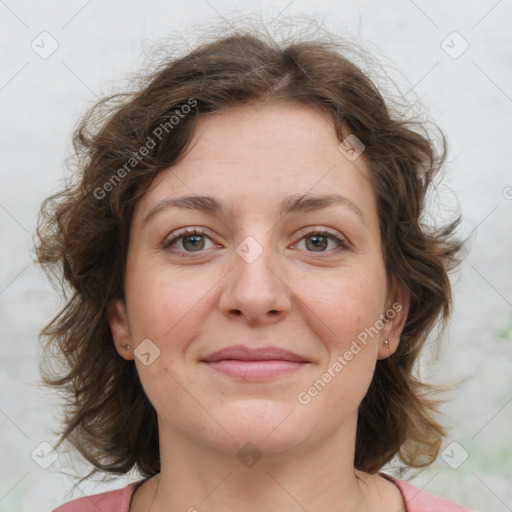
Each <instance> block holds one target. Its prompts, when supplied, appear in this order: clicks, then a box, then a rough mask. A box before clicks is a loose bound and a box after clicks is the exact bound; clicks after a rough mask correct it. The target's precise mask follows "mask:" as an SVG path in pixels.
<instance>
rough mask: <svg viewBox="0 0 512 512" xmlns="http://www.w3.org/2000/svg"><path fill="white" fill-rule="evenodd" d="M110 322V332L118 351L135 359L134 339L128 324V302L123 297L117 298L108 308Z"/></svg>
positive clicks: (129, 358)
mask: <svg viewBox="0 0 512 512" xmlns="http://www.w3.org/2000/svg"><path fill="white" fill-rule="evenodd" d="M108 322H109V325H110V332H111V333H112V339H113V341H114V346H115V347H116V350H117V353H118V354H119V355H120V356H121V357H122V358H123V359H127V360H132V359H133V350H132V345H133V344H132V339H131V333H130V327H129V325H128V314H127V310H126V304H125V303H124V301H123V300H121V299H116V300H115V301H113V302H112V303H111V304H110V307H109V310H108Z"/></svg>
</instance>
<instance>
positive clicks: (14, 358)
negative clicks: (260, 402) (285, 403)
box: [0, 0, 512, 512]
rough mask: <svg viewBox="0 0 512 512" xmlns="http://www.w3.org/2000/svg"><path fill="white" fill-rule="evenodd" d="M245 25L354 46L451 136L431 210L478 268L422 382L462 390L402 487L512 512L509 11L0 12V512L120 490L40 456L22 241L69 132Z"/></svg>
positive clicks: (260, 7)
mask: <svg viewBox="0 0 512 512" xmlns="http://www.w3.org/2000/svg"><path fill="white" fill-rule="evenodd" d="M254 12H260V13H261V17H262V18H264V19H266V20H268V26H269V30H272V27H271V25H272V23H274V22H275V23H276V24H278V22H279V18H280V17H290V16H296V15H309V16H315V17H316V18H318V19H319V20H321V21H322V20H323V21H324V22H325V24H326V28H328V29H329V28H330V26H332V27H334V29H335V30H338V31H339V30H344V31H346V34H348V35H350V36H351V37H353V38H357V39H360V40H361V41H362V42H363V44H365V45H366V46H367V48H368V49H369V50H370V51H374V52H375V53H377V54H378V55H380V56H382V57H383V58H387V59H389V60H390V62H392V63H394V65H395V66H396V67H397V68H398V69H400V70H402V72H403V73H404V74H405V76H406V77H407V80H408V81H409V83H408V84H407V83H404V85H403V86H402V87H403V89H402V90H404V91H407V90H408V88H410V89H411V93H416V94H417V95H418V96H419V97H420V99H421V100H422V102H423V103H424V105H425V107H426V111H427V112H428V115H429V117H430V118H431V119H432V120H433V121H435V122H437V123H438V124H439V125H440V126H441V127H442V129H443V130H444V131H445V133H446V134H447V135H448V140H449V144H450V156H449V161H448V163H447V166H446V180H445V183H446V186H447V188H445V189H442V193H441V197H442V201H441V205H444V206H447V205H449V208H448V209H450V208H451V207H452V206H454V207H458V208H460V210H461V213H462V215H463V218H464V222H463V225H462V228H461V234H462V235H464V236H470V239H471V250H470V253H469V255H468V257H467V258H466V260H465V262H464V265H463V267H462V269H461V271H460V273H459V274H458V275H457V276H456V277H455V278H454V281H453V282H454V292H455V294H454V295H455V296H454V300H455V307H454V315H453V319H452V322H451V324H450V329H449V332H447V334H446V336H445V339H444V341H443V344H442V346H441V348H440V350H439V359H438V360H437V362H435V363H428V364H424V365H423V367H422V375H423V374H424V375H425V377H428V378H429V379H430V380H431V381H433V382H438V383H442V384H453V383H459V386H458V387H457V389H456V390H455V391H453V392H451V394H450V397H451V398H452V400H451V401H450V402H449V403H448V404H446V406H445V407H444V414H445V418H444V419H445V424H446V425H447V426H449V427H450V434H449V436H448V439H447V440H446V442H445V443H444V445H443V452H442V454H441V455H440V457H439V459H438V460H437V461H436V463H435V464H434V465H433V466H431V467H430V468H428V469H427V470H425V471H423V472H422V473H421V474H419V475H418V476H416V477H415V478H413V479H412V480H411V481H412V483H413V484H414V485H416V486H418V487H420V488H424V489H425V490H427V491H428V492H431V493H434V494H439V495H442V496H444V497H446V498H448V499H450V500H453V501H455V502H458V503H460V504H462V505H465V506H467V507H470V508H473V509H478V510H482V511H483V510H485V511H486V512H491V511H493V512H505V511H510V510H512V440H511V437H512V436H511V432H512V428H511V426H512V343H511V341H512V272H511V264H512V237H511V233H512V172H511V169H512V165H511V164H512V152H511V142H510V140H511V135H512V133H511V124H512V73H511V69H512V67H511V64H512V32H511V28H510V27H512V1H511V0H499V1H496V0H482V1H462V0H457V1H451V2H443V1H440V0H436V1H428V2H427V1H425V0H416V1H412V0H387V1H384V2H377V1H374V2H371V1H359V2H355V1H350V2H349V1H337V2H336V1H333V0H331V1H328V0H316V1H315V2H314V3H311V2H308V1H306V0H292V1H290V0H279V1H274V2H270V1H254V0H253V1H249V0H241V1H238V2H235V1H228V0H190V1H187V2H177V1H168V0H167V1H166V0H146V1H144V2H137V1H135V0H125V1H122V0H112V1H100V0H89V1H87V0H70V1H66V2H64V1H56V0H48V1H46V2H36V1H23V0H6V1H2V0H0V26H1V30H0V43H1V48H2V54H1V55H2V60H1V67H0V109H1V110H0V119H1V123H0V141H1V155H2V160H1V165H0V175H1V186H0V242H1V243H0V255H1V259H0V261H1V266H0V318H1V323H0V358H1V359H0V361H1V369H0V429H1V444H0V456H1V459H2V460H1V468H2V470H1V476H0V510H1V511H9V512H18V511H29V510H30V511H32V510H51V509H53V508H54V507H56V506H57V505H59V504H60V503H62V502H63V501H66V500H68V499H71V498H72V497H79V496H82V495H83V494H82V493H87V494H90V493H93V492H101V491H103V490H107V489H113V488H118V487H121V486H123V485H125V483H126V482H127V481H128V480H129V478H128V477H126V478H124V479H120V480H117V481H113V482H110V483H101V484H97V483H94V482H89V483H83V484H81V485H80V486H76V487H74V485H73V481H72V480H71V479H70V477H69V476H67V475H66V471H68V472H70V473H72V471H73V468H72V466H71V465H70V464H71V462H72V461H71V460H70V459H68V458H67V457H66V455H65V454H64V453H60V454H58V459H56V460H53V459H54V457H52V452H51V451H50V448H51V445H52V443H55V440H56V436H55V434H54V430H55V428H56V427H57V422H56V416H57V415H58V413H59V408H58V402H57V398H56V397H55V396H54V395H52V394H50V393H49V392H48V391H46V390H44V389H43V388H42V387H41V386H40V385H39V383H38V378H39V370H38V362H39V348H38V332H39V330H40V329H41V328H42V326H43V325H44V324H45V322H47V321H48V320H49V318H50V315H51V314H52V313H54V312H55V311H56V308H57V306H58V303H59V302H58V296H57V294H56V293H55V291H53V289H52V288H51V286H50V285H49V283H48V280H47V279H46V277H45V276H44V274H43V273H42V272H41V270H40V269H38V268H37V267H36V266H34V264H33V253H32V240H33V234H34V229H35V225H36V219H37V213H38V209H39V205H40V203H41V201H42V200H43V199H44V198H45V197H46V196H47V195H49V194H50V193H52V192H55V191H56V190H57V189H58V188H59V187H60V186H61V184H62V180H63V176H64V172H65V163H64V160H65V158H66V157H67V156H69V155H70V154H71V146H70V140H71V134H72V130H73V128H74V126H75V124H76V122H77V120H78V119H79V117H80V115H81V114H82V113H83V112H84V111H85V109H86V107H88V106H90V105H91V103H92V102H94V101H95V100H97V99H98V98H97V97H99V96H102V95H103V94H105V93H108V92H110V91H111V90H112V88H114V89H115V87H116V84H120V83H122V81H123V80H124V79H125V78H126V77H127V76H128V75H129V74H131V73H134V72H136V71H137V70H138V69H139V68H140V66H141V65H143V63H144V62H145V60H146V57H147V55H145V52H147V48H148V47H149V45H150V44H151V43H153V42H155V41H158V40H159V39H161V38H162V37H168V36H169V35H170V34H173V33H174V32H175V31H176V30H177V29H179V30H180V31H182V32H183V31H185V32H184V33H186V34H187V35H190V39H188V41H189V43H191V44H192V43H193V40H192V39H193V34H194V31H195V27H200V26H202V25H203V24H211V23H214V22H215V21H216V20H222V19H223V18H226V19H227V20H230V19H232V18H233V16H241V15H243V14H244V13H254ZM340 35H343V34H340ZM187 37H188V36H187ZM112 84H114V85H112ZM41 443H43V444H41ZM55 455H56V454H55ZM44 466H48V467H47V468H46V469H45V468H44ZM70 468H71V469H70ZM75 469H77V470H80V468H79V467H78V466H76V464H75ZM390 470H392V468H390ZM133 478H136V476H133Z"/></svg>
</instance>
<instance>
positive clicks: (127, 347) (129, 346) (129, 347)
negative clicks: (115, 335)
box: [124, 345, 132, 350]
mask: <svg viewBox="0 0 512 512" xmlns="http://www.w3.org/2000/svg"><path fill="white" fill-rule="evenodd" d="M124 348H125V349H126V350H131V348H132V346H131V345H125V346H124Z"/></svg>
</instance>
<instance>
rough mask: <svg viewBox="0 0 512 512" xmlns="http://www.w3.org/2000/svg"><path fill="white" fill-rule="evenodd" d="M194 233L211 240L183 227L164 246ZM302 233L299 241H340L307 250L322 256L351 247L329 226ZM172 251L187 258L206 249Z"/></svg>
mask: <svg viewBox="0 0 512 512" xmlns="http://www.w3.org/2000/svg"><path fill="white" fill-rule="evenodd" d="M193 235H204V236H206V237H207V238H209V239H210V240H211V237H209V236H208V235H207V233H206V231H205V230H203V229H202V228H183V229H180V230H178V231H176V233H174V236H173V237H172V238H171V239H170V240H166V241H165V242H164V244H163V247H162V248H163V249H167V250H170V249H169V248H170V247H171V246H172V245H173V244H174V243H176V242H177V241H179V240H180V239H182V238H186V237H187V236H193ZM300 235H301V238H300V239H299V242H300V241H302V240H303V239H305V238H307V237H310V236H318V235H320V236H325V237H326V238H330V239H331V240H334V241H336V242H337V243H338V247H337V248H336V249H331V250H329V251H320V252H318V253H316V252H315V251H306V252H311V253H313V254H315V253H316V254H319V255H320V257H321V258H323V257H329V256H331V255H332V253H333V251H335V252H336V254H337V253H338V252H340V251H344V250H347V249H348V248H349V244H348V241H347V240H346V239H345V238H340V237H338V236H336V235H335V234H334V233H333V232H331V231H330V230H328V229H327V228H319V229H313V230H311V231H306V229H303V230H301V231H300ZM212 242H213V240H212ZM171 252H175V253H177V254H178V256H179V257H182V258H185V257H190V256H191V257H194V254H198V255H200V254H201V253H203V252H204V250H201V251H176V250H171ZM325 253H330V254H328V255H327V256H322V254H325Z"/></svg>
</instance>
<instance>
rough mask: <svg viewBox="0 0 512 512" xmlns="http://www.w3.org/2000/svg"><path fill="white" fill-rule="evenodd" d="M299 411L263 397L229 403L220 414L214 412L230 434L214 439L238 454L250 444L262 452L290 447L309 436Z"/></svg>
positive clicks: (276, 452)
mask: <svg viewBox="0 0 512 512" xmlns="http://www.w3.org/2000/svg"><path fill="white" fill-rule="evenodd" d="M294 409H296V410H294ZM299 412H300V409H298V408H297V406H296V405H295V404H289V403H280V402H277V401H272V400H267V399H259V400H257V399H252V400H245V401H241V402H239V403H237V404H231V405H230V407H229V410H227V411H226V410H225V411H223V412H222V414H221V413H220V411H218V412H217V413H214V416H215V417H216V418H217V420H218V421H219V423H220V424H221V425H225V427H226V430H228V431H229V433H230V434H231V436H230V435H229V434H227V433H226V432H225V431H223V434H225V435H222V436H221V437H222V439H219V440H216V443H217V446H218V447H220V448H221V449H222V448H225V449H226V450H228V451H231V452H235V453H238V452H239V450H241V449H243V447H244V446H246V445H247V444H249V443H250V444H252V445H254V447H256V448H255V449H256V450H259V451H260V452H261V453H262V454H266V455H271V454H275V455H278V454H280V453H283V452H286V451H288V450H291V449H293V448H295V447H297V446H298V445H299V444H301V443H302V442H303V441H304V440H305V439H306V438H307V437H309V434H308V432H309V429H308V422H307V421H305V420H304V418H301V417H300V416H301V415H300V414H299ZM311 428H312V427H311ZM248 449H249V450H250V448H248Z"/></svg>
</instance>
